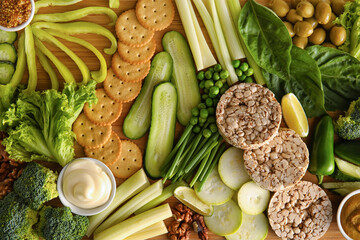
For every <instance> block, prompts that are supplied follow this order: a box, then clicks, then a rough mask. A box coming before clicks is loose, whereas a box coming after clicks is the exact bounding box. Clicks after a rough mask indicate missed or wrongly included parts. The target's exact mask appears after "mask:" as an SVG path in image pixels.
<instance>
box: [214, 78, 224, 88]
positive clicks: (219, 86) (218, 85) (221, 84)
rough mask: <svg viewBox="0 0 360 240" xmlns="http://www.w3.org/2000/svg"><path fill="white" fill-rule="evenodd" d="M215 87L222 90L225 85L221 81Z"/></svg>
mask: <svg viewBox="0 0 360 240" xmlns="http://www.w3.org/2000/svg"><path fill="white" fill-rule="evenodd" d="M215 86H216V87H218V88H222V86H224V84H223V82H222V81H220V80H219V81H216V83H215Z"/></svg>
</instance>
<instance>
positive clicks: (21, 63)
mask: <svg viewBox="0 0 360 240" xmlns="http://www.w3.org/2000/svg"><path fill="white" fill-rule="evenodd" d="M17 53H18V58H17V61H16V70H15V72H14V75H13V76H12V78H11V80H10V82H9V85H11V87H12V88H14V89H15V88H16V87H17V85H19V83H20V82H21V80H22V79H23V76H24V72H25V67H26V54H25V33H21V35H20V37H19V40H18V50H17Z"/></svg>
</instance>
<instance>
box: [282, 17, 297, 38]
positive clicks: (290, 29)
mask: <svg viewBox="0 0 360 240" xmlns="http://www.w3.org/2000/svg"><path fill="white" fill-rule="evenodd" d="M284 24H285V26H286V28H287V30H288V32H289V34H290V37H294V36H295V32H294V26H293V25H292V24H291V23H289V22H286V21H285V22H284Z"/></svg>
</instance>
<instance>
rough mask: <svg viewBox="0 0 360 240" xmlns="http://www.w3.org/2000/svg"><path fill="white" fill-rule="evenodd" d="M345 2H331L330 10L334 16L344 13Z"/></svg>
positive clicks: (343, 0)
mask: <svg viewBox="0 0 360 240" xmlns="http://www.w3.org/2000/svg"><path fill="white" fill-rule="evenodd" d="M344 5H345V0H331V8H332V10H333V12H334V13H335V14H336V15H338V16H339V15H340V14H342V13H343V12H344Z"/></svg>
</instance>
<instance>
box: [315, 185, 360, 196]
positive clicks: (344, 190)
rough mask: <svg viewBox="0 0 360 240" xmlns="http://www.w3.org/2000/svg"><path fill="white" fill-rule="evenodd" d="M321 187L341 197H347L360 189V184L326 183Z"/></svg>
mask: <svg viewBox="0 0 360 240" xmlns="http://www.w3.org/2000/svg"><path fill="white" fill-rule="evenodd" d="M321 186H322V187H323V188H326V189H329V190H331V191H333V192H336V193H338V194H340V195H341V196H346V195H347V194H349V193H350V192H352V191H355V190H358V189H360V182H326V183H323V184H322V185H321Z"/></svg>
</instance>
